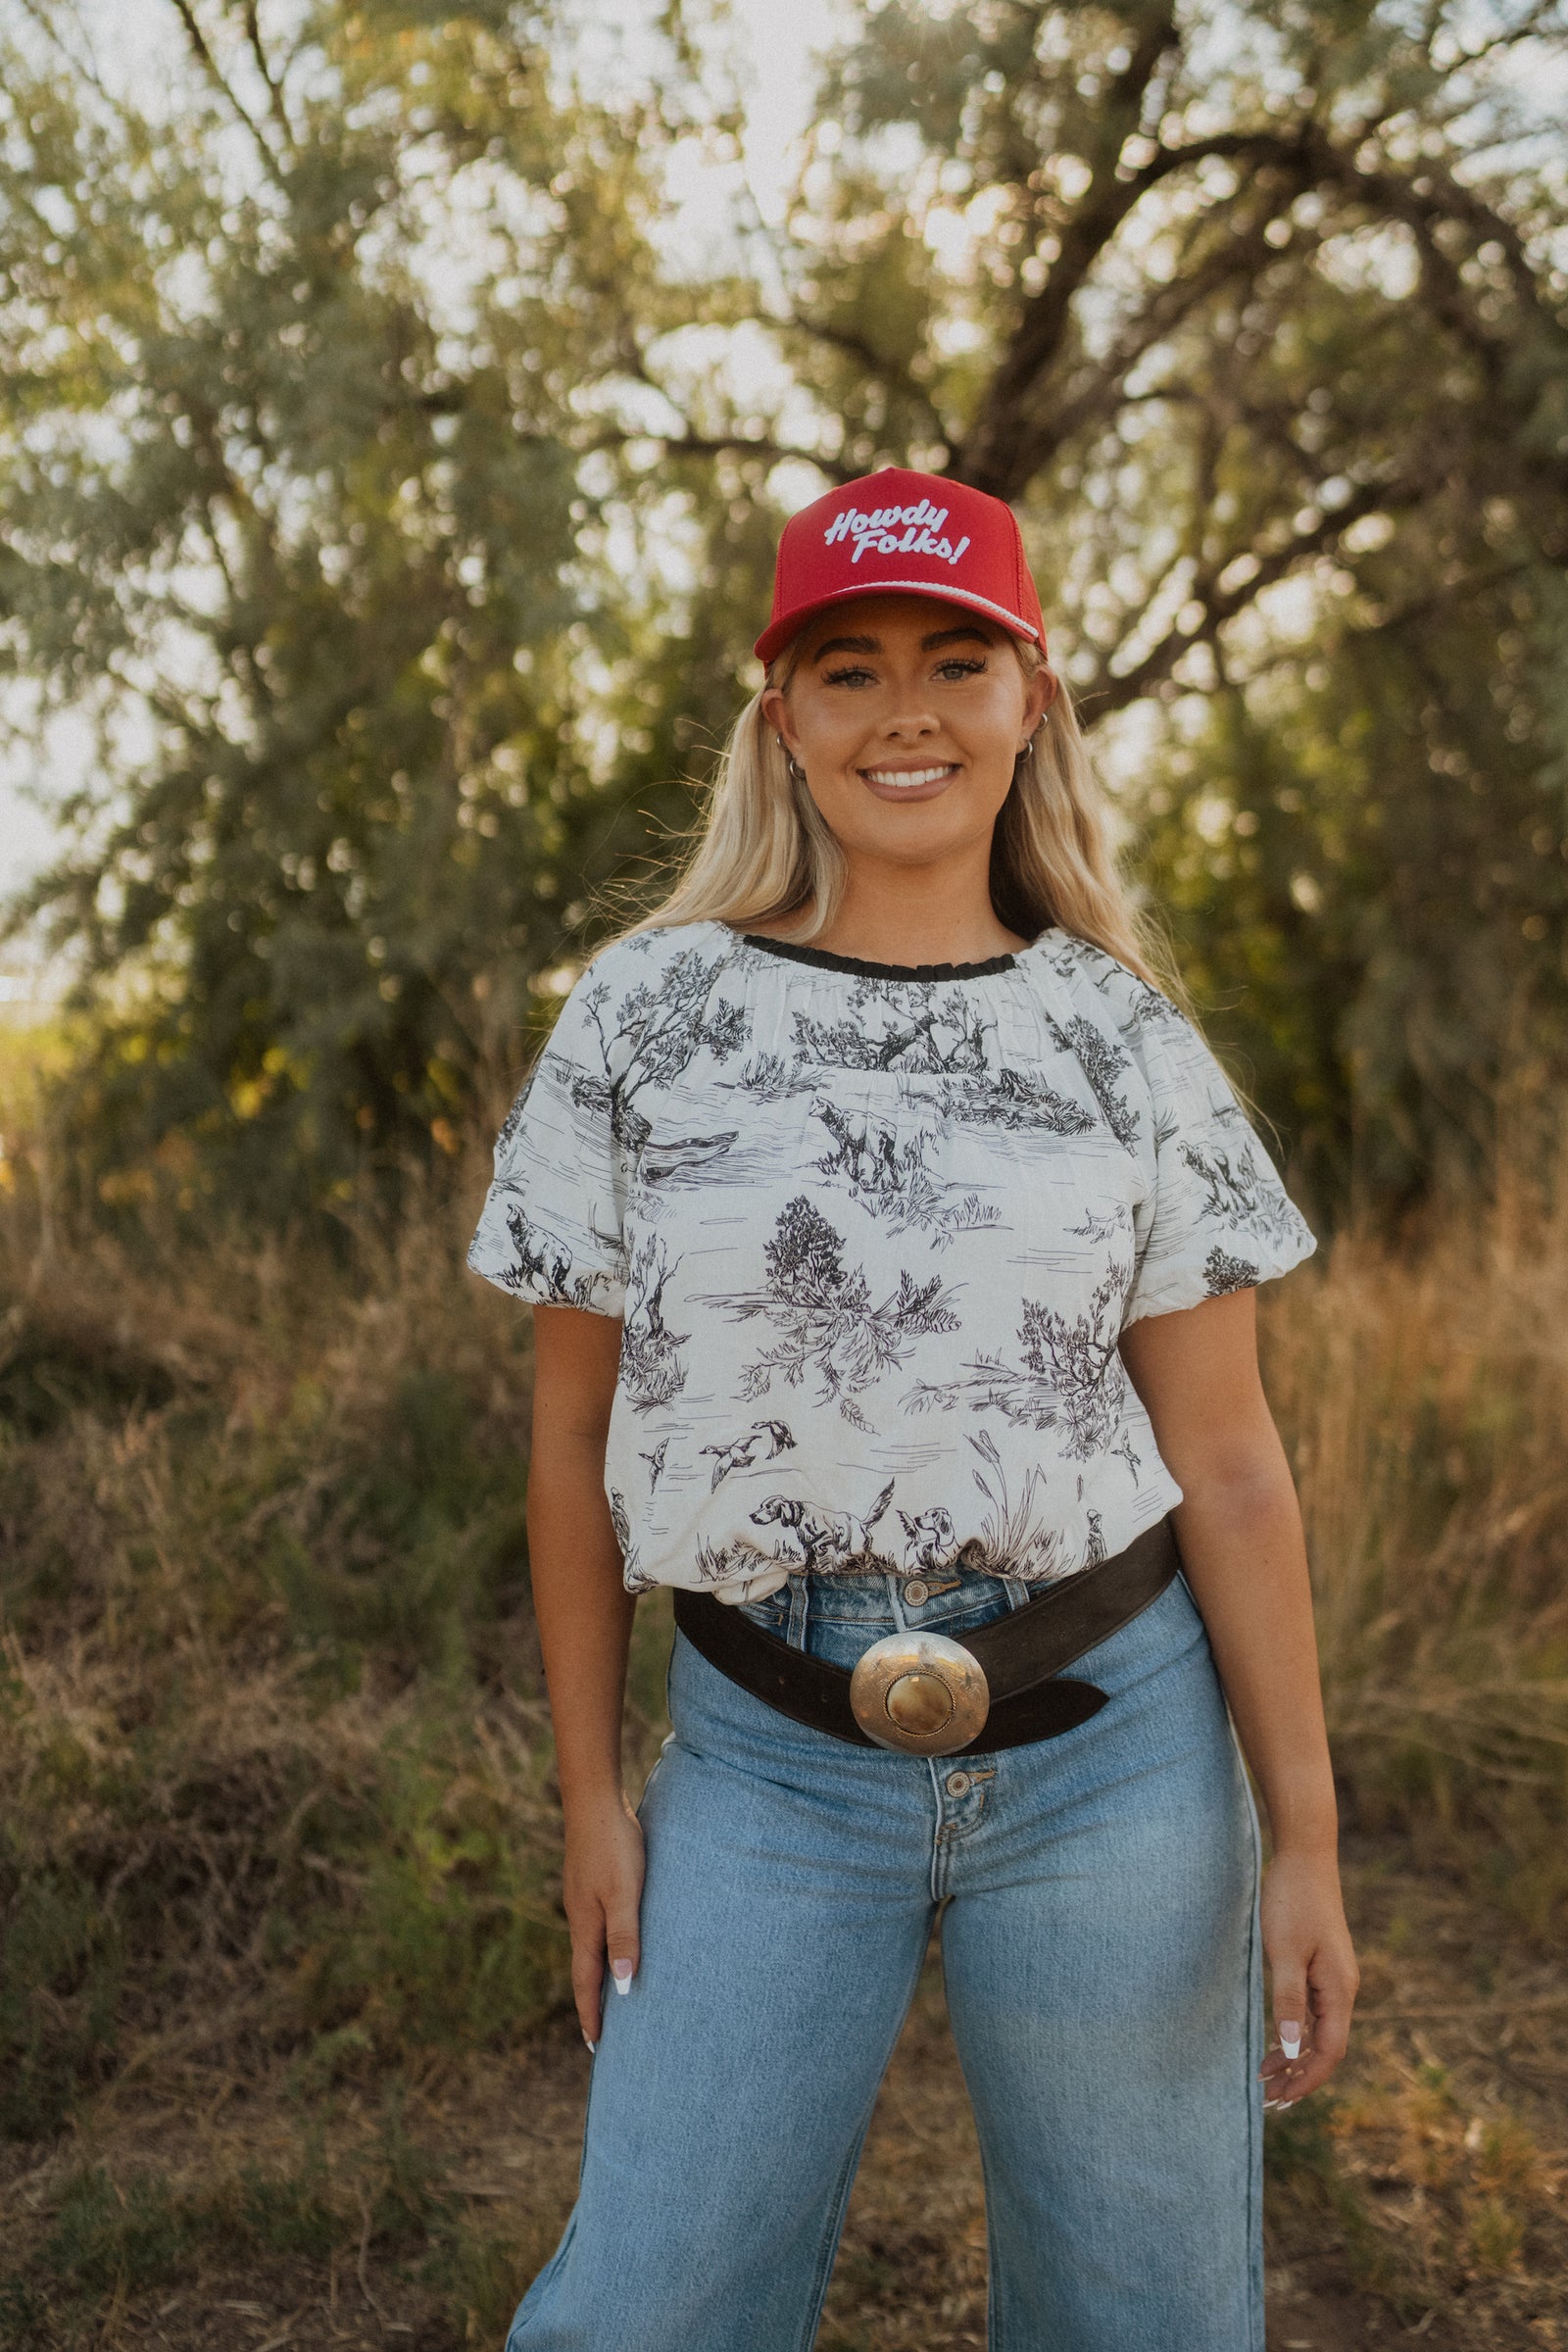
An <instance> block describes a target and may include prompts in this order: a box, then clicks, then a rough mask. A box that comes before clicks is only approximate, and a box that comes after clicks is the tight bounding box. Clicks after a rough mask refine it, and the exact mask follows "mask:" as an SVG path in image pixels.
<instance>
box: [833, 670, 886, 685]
mask: <svg viewBox="0 0 1568 2352" xmlns="http://www.w3.org/2000/svg"><path fill="white" fill-rule="evenodd" d="M822 683H823V685H824V686H866V685H874V684H875V680H874V678H873V677H872V675H871V672H870V671H869V670H868V669H860V668H852V669H830V670H828V671H826V672H825V674H824V676H823V679H822Z"/></svg>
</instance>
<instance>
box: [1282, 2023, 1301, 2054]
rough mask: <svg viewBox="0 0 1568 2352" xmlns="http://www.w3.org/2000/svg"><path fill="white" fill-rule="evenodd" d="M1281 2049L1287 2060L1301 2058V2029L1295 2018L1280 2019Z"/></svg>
mask: <svg viewBox="0 0 1568 2352" xmlns="http://www.w3.org/2000/svg"><path fill="white" fill-rule="evenodd" d="M1280 2048H1281V2049H1282V2050H1283V2051H1284V2052H1285V2055H1286V2057H1287V2058H1299V2056H1300V2055H1301V2029H1300V2026H1299V2023H1298V2022H1297V2020H1296V2019H1295V2018H1294V2017H1282V2018H1281V2019H1280Z"/></svg>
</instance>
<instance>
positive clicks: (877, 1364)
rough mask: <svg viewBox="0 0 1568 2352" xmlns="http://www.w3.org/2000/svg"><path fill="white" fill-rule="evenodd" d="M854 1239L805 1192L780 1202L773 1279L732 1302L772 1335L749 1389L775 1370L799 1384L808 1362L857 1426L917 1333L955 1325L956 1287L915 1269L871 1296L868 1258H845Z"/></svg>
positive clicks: (751, 1392)
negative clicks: (862, 1402) (857, 1263)
mask: <svg viewBox="0 0 1568 2352" xmlns="http://www.w3.org/2000/svg"><path fill="white" fill-rule="evenodd" d="M844 1250H845V1243H844V1237H843V1235H842V1234H840V1233H837V1232H835V1231H834V1229H833V1227H832V1226H831V1225H830V1224H829V1223H828V1221H827V1219H826V1217H824V1216H823V1215H822V1213H821V1211H820V1210H819V1209H818V1208H816V1207H815V1206H813V1204H812V1202H811V1201H809V1200H808V1198H807V1197H806V1195H805V1194H804V1193H801V1194H798V1195H797V1196H796V1198H795V1199H794V1200H793V1201H789V1202H787V1203H786V1205H785V1206H784V1207H783V1208H782V1209H781V1210H780V1211H779V1215H778V1219H777V1221H776V1223H775V1225H774V1228H773V1238H772V1240H771V1241H769V1242H767V1243H766V1244H765V1245H764V1247H763V1253H762V1254H763V1260H764V1263H765V1265H766V1268H767V1279H766V1284H765V1286H764V1288H763V1289H761V1290H760V1291H749V1292H741V1293H739V1294H737V1295H735V1296H732V1297H730V1298H728V1299H725V1300H724V1301H723V1303H724V1305H725V1306H726V1307H727V1308H728V1310H729V1312H730V1313H731V1314H732V1315H733V1316H734V1317H735V1319H736V1321H737V1322H741V1323H747V1322H752V1321H755V1320H760V1321H762V1322H765V1323H766V1324H767V1325H768V1327H769V1329H770V1330H771V1332H772V1333H773V1334H774V1335H775V1336H774V1340H773V1345H772V1346H771V1347H768V1348H763V1349H762V1351H761V1353H760V1355H758V1356H756V1357H754V1359H753V1360H752V1362H751V1363H749V1364H748V1365H747V1366H746V1367H745V1369H744V1371H743V1373H742V1376H741V1394H742V1396H743V1397H765V1396H766V1395H767V1394H768V1391H769V1389H770V1388H771V1386H772V1383H773V1376H774V1374H775V1373H777V1374H778V1375H779V1377H780V1378H781V1379H782V1380H783V1381H784V1382H785V1384H786V1386H787V1387H789V1388H799V1387H800V1386H801V1384H802V1382H803V1381H804V1380H805V1378H806V1376H807V1373H808V1372H809V1371H811V1372H814V1373H815V1374H816V1376H817V1378H818V1379H819V1380H820V1382H821V1384H822V1386H821V1396H820V1401H821V1402H822V1403H824V1404H827V1403H834V1404H836V1405H837V1406H838V1408H839V1411H840V1412H841V1413H842V1414H843V1416H844V1418H845V1419H846V1420H847V1421H851V1422H853V1423H854V1424H855V1426H856V1428H858V1429H866V1428H868V1427H869V1424H868V1423H867V1421H866V1419H865V1417H864V1415H863V1414H862V1413H861V1411H860V1410H859V1407H858V1405H857V1404H856V1402H855V1398H856V1397H858V1395H860V1394H861V1393H862V1392H863V1391H864V1390H865V1389H867V1388H868V1387H869V1386H870V1384H871V1383H872V1381H874V1380H876V1379H878V1378H880V1376H881V1375H882V1374H883V1373H884V1372H887V1371H890V1370H892V1369H893V1368H894V1367H895V1366H896V1365H899V1364H902V1363H904V1362H906V1361H907V1358H908V1356H909V1353H910V1351H911V1350H912V1348H914V1345H915V1343H916V1341H918V1340H921V1339H924V1338H926V1337H927V1336H928V1335H929V1334H930V1333H933V1332H946V1331H956V1330H957V1328H958V1318H957V1316H956V1314H955V1313H954V1311H953V1308H952V1306H951V1305H950V1303H949V1301H950V1299H952V1298H953V1296H954V1294H953V1292H952V1291H951V1289H949V1288H948V1287H947V1286H946V1285H945V1284H944V1283H943V1282H942V1280H941V1278H940V1276H933V1277H932V1279H931V1280H930V1281H929V1282H916V1281H915V1280H914V1278H913V1276H912V1275H911V1274H910V1273H909V1272H908V1271H907V1269H906V1270H905V1271H904V1272H903V1273H902V1274H901V1275H900V1276H899V1287H898V1289H897V1290H896V1291H895V1292H893V1293H892V1294H891V1295H890V1296H889V1297H888V1298H886V1299H883V1300H882V1302H881V1303H880V1305H877V1306H873V1305H872V1303H871V1290H870V1285H869V1283H868V1282H867V1280H866V1277H865V1273H864V1270H863V1268H860V1267H854V1268H852V1267H848V1266H846V1265H845V1263H844Z"/></svg>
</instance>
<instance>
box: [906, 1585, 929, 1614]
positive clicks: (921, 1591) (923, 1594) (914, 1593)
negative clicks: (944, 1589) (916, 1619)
mask: <svg viewBox="0 0 1568 2352" xmlns="http://www.w3.org/2000/svg"><path fill="white" fill-rule="evenodd" d="M904 1597H905V1599H906V1600H907V1602H908V1603H909V1606H910V1607H911V1608H915V1609H917V1608H918V1607H919V1606H920V1603H921V1602H922V1601H923V1600H929V1599H930V1597H931V1588H930V1586H929V1585H924V1584H922V1583H921V1582H920V1579H919V1578H918V1577H914V1578H913V1579H912V1580H911V1581H910V1583H908V1584H907V1585H906V1586H905V1588H904Z"/></svg>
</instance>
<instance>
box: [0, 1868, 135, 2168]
mask: <svg viewBox="0 0 1568 2352" xmlns="http://www.w3.org/2000/svg"><path fill="white" fill-rule="evenodd" d="M9 1843H10V1841H9V1839H7V1840H5V1842H4V1843H3V1844H0V1918H3V1921H4V1929H3V1936H0V2136H4V2137H6V2138H8V2139H45V2138H48V2137H50V2136H51V2135H52V2134H53V2133H54V2132H56V2131H59V2129H60V2127H61V2125H62V2124H63V2123H64V2121H65V2119H66V2116H67V2115H68V2113H69V2112H70V2110H71V2108H72V2106H73V2103H74V2101H75V2100H76V2098H77V2097H78V2096H79V2095H80V2094H81V2093H82V2092H83V2091H84V2090H87V2089H89V2088H90V2087H91V2086H92V2085H93V2084H94V2083H95V2082H99V2081H101V2080H102V2079H103V2077H104V2075H105V2074H106V2073H107V2072H108V2071H109V2068H110V2066H111V2065H112V2062H113V2059H114V2055H115V2041H116V2024H117V2018H116V2009H117V1995H118V1993H119V1991H120V1979H121V1959H122V1955H121V1939H120V1933H119V1929H118V1927H117V1925H116V1923H115V1921H114V1920H113V1919H108V1918H106V1917H105V1916H104V1913H103V1909H102V1905H101V1902H100V1900H99V1896H98V1891H97V1889H96V1888H95V1887H91V1886H89V1885H88V1884H86V1883H85V1882H84V1881H82V1880H79V1879H75V1880H73V1879H72V1878H69V1877H65V1876H63V1875H62V1874H60V1873H58V1872H56V1871H51V1870H44V1871H40V1872H37V1873H36V1874H33V1873H28V1872H26V1871H25V1869H23V1868H21V1867H19V1864H18V1861H17V1859H16V1858H15V1857H14V1856H13V1854H12V1853H10V1852H8V1851H7V1850H6V1849H7V1847H8V1846H9ZM8 1882H9V1884H8Z"/></svg>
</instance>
